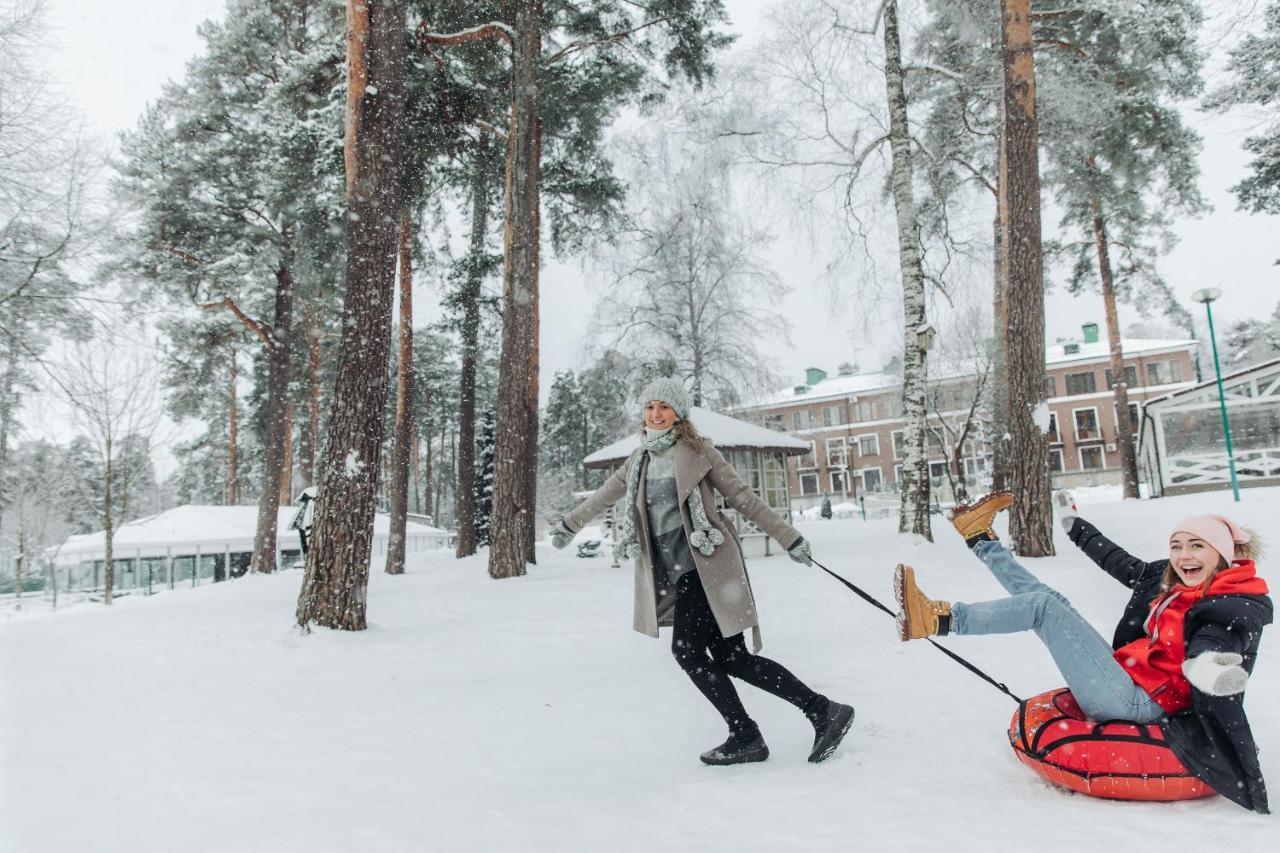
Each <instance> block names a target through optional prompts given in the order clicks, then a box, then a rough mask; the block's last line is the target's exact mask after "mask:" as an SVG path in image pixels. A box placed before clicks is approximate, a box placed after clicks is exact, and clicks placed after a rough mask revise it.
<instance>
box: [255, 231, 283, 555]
mask: <svg viewBox="0 0 1280 853" xmlns="http://www.w3.org/2000/svg"><path fill="white" fill-rule="evenodd" d="M285 234H286V236H285V239H284V245H283V247H282V248H281V255H282V258H281V261H280V266H279V267H278V268H277V269H276V313H275V321H274V323H273V324H272V326H271V330H270V332H269V333H268V334H267V336H266V337H267V401H266V409H267V411H266V417H265V418H264V420H265V427H266V434H265V435H264V437H263V443H262V493H261V495H260V496H259V498H258V527H257V531H256V533H255V534H254V537H253V557H252V559H251V560H250V561H249V571H251V572H274V571H275V570H276V534H277V531H276V525H277V523H278V520H279V514H280V480H281V477H282V476H283V473H284V471H283V469H284V461H285V441H286V440H287V432H288V406H289V380H290V376H289V373H290V369H291V365H292V361H293V359H292V347H291V341H290V329H291V326H292V321H293V270H292V264H293V258H292V239H291V236H290V226H286V227H285Z"/></svg>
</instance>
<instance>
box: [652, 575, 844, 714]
mask: <svg viewBox="0 0 1280 853" xmlns="http://www.w3.org/2000/svg"><path fill="white" fill-rule="evenodd" d="M671 654H673V655H675V659H676V663H678V664H680V668H681V669H683V670H684V671H685V674H686V675H688V676H689V679H690V680H691V681H692V682H693V683H694V686H696V687H697V688H698V689H699V690H701V691H702V695H703V696H706V697H707V699H708V700H709V701H710V702H711V704H712V705H714V706H715V707H716V710H717V711H719V712H720V716H722V717H724V721H725V722H726V723H728V724H729V731H730V732H731V733H732V734H734V735H752V734H755V733H757V732H758V731H759V727H757V726H756V723H755V721H754V720H752V719H751V717H750V716H749V715H748V714H747V709H746V708H744V707H743V706H742V700H741V699H740V698H738V691H737V690H736V689H735V688H734V686H733V682H732V681H730V680H729V678H728V676H733V677H734V678H737V679H739V680H741V681H745V682H746V683H747V684H750V685H751V686H752V687H758V688H760V689H761V690H764V691H766V692H768V693H772V694H773V695H774V696H777V697H778V698H779V699H783V700H786V701H787V702H790V703H791V704H792V705H795V706H796V707H797V708H799V709H800V710H801V711H803V712H804V713H805V715H806V716H808V717H809V719H810V721H811V722H812V721H814V720H816V719H817V718H818V717H819V716H821V714H822V713H823V712H824V711H825V710H826V705H827V699H826V697H825V696H822V695H821V694H819V693H814V692H813V691H812V690H810V689H809V688H808V687H807V686H805V684H804V682H802V681H801V680H800V679H798V678H796V677H795V676H794V675H792V674H791V672H790V671H788V670H787V668H786V667H784V666H783V665H782V664H780V663H777V662H776V661H772V660H769V658H765V657H760V656H759V655H753V654H751V653H750V652H748V651H747V644H746V642H745V641H744V640H743V636H742V634H735V635H734V636H732V637H724V636H721V634H720V628H719V626H718V625H717V624H716V618H715V616H714V615H713V614H712V613H711V605H710V603H709V602H708V601H707V593H706V591H705V590H703V588H702V582H701V581H700V580H699V579H698V573H697V571H696V570H695V571H691V572H687V573H686V574H684V575H682V576H681V577H680V580H679V581H677V583H676V613H675V632H674V635H673V636H672V638H671Z"/></svg>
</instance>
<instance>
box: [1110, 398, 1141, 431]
mask: <svg viewBox="0 0 1280 853" xmlns="http://www.w3.org/2000/svg"><path fill="white" fill-rule="evenodd" d="M1111 411H1112V412H1115V413H1117V417H1116V435H1119V434H1120V418H1119V417H1118V412H1119V410H1118V409H1117V408H1116V407H1115V404H1114V403H1112V404H1111ZM1139 417H1140V413H1139V411H1138V404H1137V403H1130V404H1129V431H1130V432H1131V433H1132V434H1133V435H1137V434H1138V418H1139Z"/></svg>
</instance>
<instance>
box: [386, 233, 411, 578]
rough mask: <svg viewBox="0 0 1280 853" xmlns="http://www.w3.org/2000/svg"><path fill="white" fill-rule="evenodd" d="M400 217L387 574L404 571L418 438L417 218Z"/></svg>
mask: <svg viewBox="0 0 1280 853" xmlns="http://www.w3.org/2000/svg"><path fill="white" fill-rule="evenodd" d="M400 216H401V219H400V336H399V346H398V347H397V352H398V359H397V370H396V424H395V436H394V438H393V441H394V444H393V445H392V448H391V470H390V471H389V472H388V473H389V476H388V478H387V486H388V487H387V496H388V497H389V498H390V504H391V536H390V538H389V539H388V540H387V574H389V575H402V574H404V552H405V528H406V525H407V524H408V517H407V516H408V512H409V444H410V443H411V442H412V441H413V440H414V435H413V424H412V422H411V420H412V419H411V408H412V403H413V401H412V400H411V399H410V397H411V395H412V394H413V222H412V221H411V220H410V218H409V211H407V210H406V211H404V212H403V213H401V215H400Z"/></svg>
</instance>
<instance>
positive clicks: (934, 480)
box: [929, 462, 947, 489]
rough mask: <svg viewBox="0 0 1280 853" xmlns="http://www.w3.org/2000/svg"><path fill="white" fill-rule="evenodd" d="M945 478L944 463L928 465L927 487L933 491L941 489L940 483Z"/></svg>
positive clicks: (945, 466) (945, 469)
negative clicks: (930, 487)
mask: <svg viewBox="0 0 1280 853" xmlns="http://www.w3.org/2000/svg"><path fill="white" fill-rule="evenodd" d="M946 476H947V463H946V462H930V463H929V485H930V486H932V487H933V488H935V489H940V488H942V481H943V479H944V478H945V477H946Z"/></svg>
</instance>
